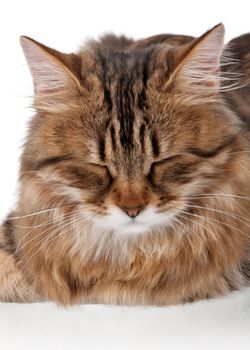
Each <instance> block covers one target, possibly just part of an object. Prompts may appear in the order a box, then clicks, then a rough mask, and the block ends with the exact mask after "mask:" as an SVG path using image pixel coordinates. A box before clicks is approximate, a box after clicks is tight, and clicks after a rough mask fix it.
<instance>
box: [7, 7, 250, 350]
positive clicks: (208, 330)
mask: <svg viewBox="0 0 250 350" xmlns="http://www.w3.org/2000/svg"><path fill="white" fill-rule="evenodd" d="M249 10H250V3H249V0H237V1H226V0H224V1H222V0H221V1H213V0H206V1H195V0H183V1H180V0H171V1H168V0H161V1H160V0H154V1H152V0H151V1H146V0H144V1H135V0H126V1H118V0H116V1H115V0H112V1H111V0H100V1H97V0H90V1H84V0H79V1H76V0H71V1H69V0H67V1H63V0H61V1H58V0H53V1H52V0H50V1H48V0H47V1H46V0H43V1H41V0H39V1H38V0H37V1H34V0H33V1H27V0H21V1H20V0H16V1H13V0H8V1H1V3H0V42H1V55H0V99H1V104H0V108H1V116H0V160H1V172H0V194H1V195H0V220H1V219H2V218H3V217H4V216H5V215H6V213H8V211H9V210H10V208H11V207H12V205H13V201H14V198H15V193H16V179H17V171H18V158H19V155H20V146H21V144H22V142H23V138H24V135H25V129H26V123H27V120H28V119H29V117H30V116H31V114H32V111H31V110H30V109H28V108H27V107H28V106H29V105H30V99H29V98H28V97H29V96H31V95H32V84H31V77H30V75H29V73H28V69H27V67H26V65H25V61H24V58H23V55H22V52H21V49H20V47H19V35H22V34H23V35H28V36H32V37H34V38H35V39H37V40H40V41H42V42H44V43H45V44H47V45H50V46H52V47H56V48H57V49H59V50H62V51H66V52H67V51H73V50H75V49H76V48H77V47H78V46H79V45H80V44H81V43H82V41H83V40H84V39H86V38H88V37H97V35H98V34H101V33H104V32H115V33H118V34H121V33H125V34H127V35H129V36H133V37H135V38H139V37H144V36H148V35H153V34H157V33H167V32H173V33H181V34H190V35H196V36H197V35H200V34H202V33H203V32H204V31H206V30H207V29H209V28H210V27H212V26H214V25H215V24H217V23H219V22H221V21H223V22H224V24H225V26H226V40H230V39H231V38H233V37H235V36H237V35H240V34H242V33H245V32H248V31H250V23H249V13H250V11H249ZM249 315H250V290H249V289H248V290H245V291H244V292H241V293H236V294H233V295H231V296H229V297H227V298H223V299H220V300H218V301H209V302H202V303H198V304H192V305H186V306H179V307H171V308H119V307H103V306H77V307H74V308H70V309H61V308H58V307H56V306H54V305H53V304H33V305H15V304H1V305H0V349H1V350H9V349H18V350H22V349H25V350H29V349H35V350H37V349H62V350H63V349H86V350H88V349H136V350H140V349H144V350H146V349H156V350H157V349H171V350H172V349H225V348H226V349H240V350H244V349H250V317H249Z"/></svg>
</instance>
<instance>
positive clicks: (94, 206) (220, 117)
mask: <svg viewBox="0 0 250 350" xmlns="http://www.w3.org/2000/svg"><path fill="white" fill-rule="evenodd" d="M220 30H221V29H220ZM214 31H215V34H214V35H212V34H213V32H212V33H210V34H208V35H207V36H208V38H206V37H205V39H203V40H200V41H199V42H198V44H197V45H200V46H202V41H204V40H205V44H206V45H207V44H209V45H208V46H209V47H210V44H211V43H207V42H206V41H207V40H208V39H209V38H210V37H211V36H212V38H210V40H212V41H213V44H214V41H216V40H217V41H219V38H220V36H221V35H223V34H221V33H220V31H218V28H217V29H214ZM213 36H215V37H213ZM28 40H29V39H24V43H23V46H24V49H25V52H26V55H27V58H28V61H29V62H31V63H30V65H31V71H32V73H33V76H34V77H35V78H34V82H35V88H36V93H37V100H36V103H37V108H38V111H39V113H38V116H37V117H36V118H35V119H34V121H33V123H32V135H30V136H29V139H28V143H27V148H26V152H25V154H24V158H23V171H24V172H25V171H32V172H34V177H35V178H36V179H38V178H39V181H42V183H43V184H44V186H46V187H47V188H51V194H52V196H56V195H57V196H58V195H59V196H64V197H66V198H68V202H72V203H73V202H74V203H76V205H77V207H78V208H79V211H82V214H83V215H84V216H85V217H86V219H88V220H90V221H91V222H92V223H93V224H94V225H95V226H96V227H97V228H98V229H103V230H108V231H116V232H118V233H121V234H137V233H144V232H149V231H151V229H154V230H155V229H157V228H159V229H160V228H162V227H163V226H169V225H170V226H171V225H173V224H174V222H175V220H177V219H178V215H182V213H183V212H182V210H184V211H185V210H188V203H189V202H190V200H191V199H192V196H193V195H195V194H199V193H202V192H204V190H205V189H208V188H211V187H217V188H219V186H222V184H223V181H224V180H225V179H226V176H227V173H228V171H229V169H230V166H231V163H230V156H229V152H232V148H233V147H234V144H235V142H236V137H235V135H236V133H237V127H236V125H235V122H234V120H233V117H232V116H228V111H227V110H226V109H225V107H224V106H223V103H221V102H220V100H218V102H217V104H215V105H214V104H212V103H211V102H210V101H209V102H207V101H206V98H207V99H211V96H212V95H213V97H214V95H216V94H217V93H218V92H216V91H215V90H213V89H212V94H211V87H213V85H216V84H217V82H216V81H213V80H211V79H214V80H216V79H217V78H216V74H214V73H215V72H213V74H212V72H209V75H210V76H208V77H207V80H205V81H202V80H200V81H199V83H197V84H194V82H193V81H192V79H190V84H188V83H187V82H186V79H188V78H187V77H186V76H187V74H188V71H190V70H192V69H193V68H194V67H192V65H194V64H195V62H196V60H197V57H198V55H197V53H196V52H195V53H194V56H195V59H194V58H193V55H192V54H191V55H190V54H189V55H190V58H189V57H188V56H187V57H188V59H187V58H186V53H185V55H184V56H185V58H184V59H183V57H182V58H181V62H182V61H184V63H183V67H181V68H178V70H179V71H178V72H177V73H175V70H176V67H175V66H176V65H177V66H179V65H180V58H179V56H182V55H183V52H186V51H188V50H187V47H185V48H182V50H180V49H176V50H174V49H173V48H165V47H160V48H158V49H157V50H156V51H154V50H148V51H145V52H143V51H139V52H137V51H131V52H126V53H124V52H113V53H110V52H109V51H107V50H105V49H104V50H100V48H99V49H96V50H94V49H93V50H92V51H86V52H83V53H82V55H81V57H80V56H79V57H78V58H76V57H74V60H75V62H80V63H79V65H80V66H81V68H77V69H78V79H76V77H75V76H73V74H72V70H73V68H72V67H74V69H75V71H76V68H75V67H76V66H77V67H78V64H77V63H75V62H74V63H71V65H69V67H70V71H67V72H65V67H62V66H60V64H61V63H60V62H61V61H60V62H59V60H57V61H55V59H54V60H52V61H51V57H49V61H48V52H46V53H45V54H44V52H43V51H42V50H41V47H40V46H37V44H34V43H33V42H30V41H28ZM205 44H203V45H205ZM197 45H196V46H197ZM196 46H194V47H195V48H196ZM218 47H219V44H218ZM43 49H44V48H43ZM189 49H190V48H189ZM193 50H194V49H193ZM217 51H218V50H217ZM217 51H216V50H215V54H214V55H212V56H211V57H209V55H208V52H207V51H206V54H205V56H204V57H202V59H203V60H205V59H206V62H205V63H206V65H207V67H209V64H210V61H212V62H213V61H215V63H216V62H217V61H218V60H219V56H218V53H217ZM50 53H51V52H50ZM54 55H55V53H54ZM164 55H165V56H166V57H167V58H168V60H169V65H168V66H166V65H165V64H164V57H165V56H164ZM216 55H217V56H218V57H217V56H216ZM45 56H46V57H45ZM34 57H36V59H37V57H39V60H40V63H42V64H43V61H44V60H47V61H46V64H45V68H44V69H47V70H48V62H52V63H53V67H52V68H51V72H52V73H53V77H52V78H50V79H48V81H47V82H46V84H45V83H44V77H43V79H40V80H41V81H39V77H38V76H39V74H40V73H39V69H41V68H37V66H36V65H35V63H34ZM58 57H59V56H58ZM58 57H57V58H58ZM169 57H170V59H169ZM216 57H217V61H216ZM59 58H60V57H59ZM71 59H72V60H73V58H72V57H71ZM175 60H176V62H175ZM173 61H174V62H175V63H173ZM186 61H187V62H186ZM190 62H191V63H190ZM52 63H51V64H52ZM63 63H65V61H64V62H63ZM208 63H209V64H208ZM215 63H214V62H213V64H212V65H211V67H212V68H211V69H213V70H214V71H215V69H214V68H215ZM217 63H218V62H217ZM32 65H33V66H32ZM171 65H172V66H173V67H175V68H174V69H173V67H171ZM40 66H41V65H40ZM199 69H200V67H199ZM206 69H208V68H206ZM60 70H62V71H60ZM171 70H172V71H173V72H172V71H171ZM51 72H47V74H48V75H49V74H51ZM43 74H44V72H43ZM57 74H58V77H57V76H56V75H57ZM71 74H72V76H71ZM171 74H173V75H176V77H175V80H174V81H173V82H172V78H171ZM68 75H70V77H69V76H68ZM165 76H167V82H165V81H163V77H165ZM37 77H38V78H37ZM211 77H212V78H211ZM58 79H60V81H59V80H58ZM203 79H204V77H203ZM57 80H58V81H59V83H58V81H57ZM170 80H171V83H169V81H170ZM56 85H58V86H56ZM76 85H79V86H76ZM197 85H198V90H200V91H201V94H200V91H197ZM76 88H77V89H78V92H77V93H76ZM50 89H51V91H50ZM189 89H190V90H189ZM192 89H193V91H192ZM206 89H207V91H208V95H209V96H204V95H205V93H204V91H205V92H206ZM79 91H80V92H79ZM192 100H193V101H194V103H191V102H190V101H192ZM196 100H197V101H196ZM198 100H199V101H198ZM195 101H196V102H195Z"/></svg>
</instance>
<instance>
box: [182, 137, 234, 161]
mask: <svg viewBox="0 0 250 350" xmlns="http://www.w3.org/2000/svg"><path fill="white" fill-rule="evenodd" d="M234 138H235V137H231V138H230V139H228V140H227V141H226V142H223V143H222V144H220V145H218V146H216V147H215V148H213V149H210V150H201V149H198V148H192V147H190V148H188V150H187V151H188V152H189V153H191V154H193V155H195V156H198V157H202V158H212V157H215V156H216V155H217V154H219V153H220V152H221V151H223V150H224V149H225V148H227V147H228V146H230V145H231V144H232V142H233V140H234Z"/></svg>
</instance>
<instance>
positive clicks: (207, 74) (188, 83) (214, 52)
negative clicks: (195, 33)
mask: <svg viewBox="0 0 250 350" xmlns="http://www.w3.org/2000/svg"><path fill="white" fill-rule="evenodd" d="M224 32H225V30H224V26H223V24H219V25H217V26H215V27H214V28H213V29H211V30H210V31H208V32H206V33H205V34H203V35H202V36H201V37H199V38H198V39H195V40H194V41H193V42H191V43H190V44H188V45H187V47H186V48H185V50H184V55H183V56H182V58H181V61H180V62H179V63H178V64H177V66H176V67H175V69H174V72H173V74H172V76H171V78H170V80H172V81H173V82H174V85H175V87H176V88H177V90H178V91H180V92H183V93H185V92H187V93H188V92H190V93H197V94H199V95H202V94H208V93H211V92H216V91H218V89H219V87H220V83H221V76H220V62H221V55H222V51H223V46H224Z"/></svg>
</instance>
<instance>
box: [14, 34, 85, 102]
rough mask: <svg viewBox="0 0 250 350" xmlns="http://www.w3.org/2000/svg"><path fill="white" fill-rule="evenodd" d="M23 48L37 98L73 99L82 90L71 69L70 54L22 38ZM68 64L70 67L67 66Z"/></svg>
mask: <svg viewBox="0 0 250 350" xmlns="http://www.w3.org/2000/svg"><path fill="white" fill-rule="evenodd" d="M20 42H21V46H22V48H23V52H24V55H25V57H26V60H27V62H28V66H29V69H30V72H31V74H32V77H33V83H34V90H35V94H36V96H37V97H40V98H43V97H46V99H51V98H52V99H53V97H56V96H59V95H60V98H62V99H63V98H65V97H69V98H70V97H72V96H74V95H76V94H77V93H78V92H79V90H80V89H81V86H80V83H79V80H78V79H77V76H76V75H75V74H74V72H73V71H72V69H70V68H69V67H70V64H71V65H72V63H71V62H70V58H71V55H70V54H62V53H60V52H58V51H56V50H54V49H51V48H48V47H46V46H45V45H42V44H40V43H38V42H36V41H35V40H33V39H31V38H28V37H25V36H21V38H20ZM67 63H68V65H67Z"/></svg>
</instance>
